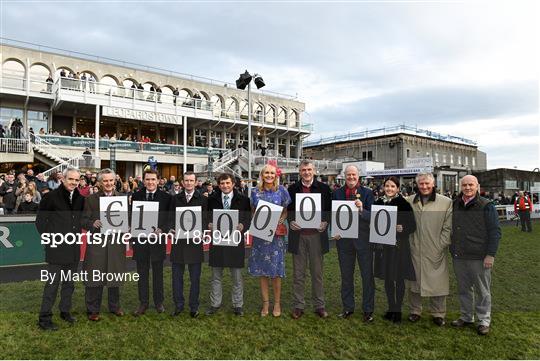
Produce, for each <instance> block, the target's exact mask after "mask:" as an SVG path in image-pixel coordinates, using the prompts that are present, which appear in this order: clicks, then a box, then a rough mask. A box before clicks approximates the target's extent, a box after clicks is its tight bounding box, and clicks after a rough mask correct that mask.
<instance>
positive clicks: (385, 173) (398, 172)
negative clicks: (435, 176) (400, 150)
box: [367, 167, 432, 177]
mask: <svg viewBox="0 0 540 361" xmlns="http://www.w3.org/2000/svg"><path fill="white" fill-rule="evenodd" d="M431 171H432V168H429V167H426V168H396V169H385V170H374V171H369V172H367V175H368V176H372V177H374V176H388V175H406V174H418V173H423V172H431Z"/></svg>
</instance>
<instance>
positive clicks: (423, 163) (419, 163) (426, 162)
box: [405, 157, 433, 168]
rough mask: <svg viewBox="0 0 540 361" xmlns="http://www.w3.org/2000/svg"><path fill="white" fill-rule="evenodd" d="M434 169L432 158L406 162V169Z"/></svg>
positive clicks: (407, 160)
mask: <svg viewBox="0 0 540 361" xmlns="http://www.w3.org/2000/svg"><path fill="white" fill-rule="evenodd" d="M420 167H423V168H428V167H431V168H433V158H432V157H425V158H407V159H406V160H405V168H420Z"/></svg>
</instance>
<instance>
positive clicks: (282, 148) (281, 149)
mask: <svg viewBox="0 0 540 361" xmlns="http://www.w3.org/2000/svg"><path fill="white" fill-rule="evenodd" d="M286 151H287V139H286V138H278V153H279V155H280V156H282V157H284V156H285V153H286Z"/></svg>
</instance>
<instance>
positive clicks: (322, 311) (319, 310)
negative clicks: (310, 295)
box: [315, 307, 328, 318]
mask: <svg viewBox="0 0 540 361" xmlns="http://www.w3.org/2000/svg"><path fill="white" fill-rule="evenodd" d="M315 314H316V315H317V316H319V317H320V318H327V317H328V312H326V310H325V309H324V307H321V308H317V309H316V310H315Z"/></svg>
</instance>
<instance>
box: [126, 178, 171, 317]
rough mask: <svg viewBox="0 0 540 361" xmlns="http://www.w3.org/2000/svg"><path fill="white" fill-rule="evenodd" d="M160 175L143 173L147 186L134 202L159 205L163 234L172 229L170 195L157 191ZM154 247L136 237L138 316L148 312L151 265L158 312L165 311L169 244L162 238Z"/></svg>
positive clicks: (133, 198) (134, 252)
mask: <svg viewBox="0 0 540 361" xmlns="http://www.w3.org/2000/svg"><path fill="white" fill-rule="evenodd" d="M158 179H159V177H158V172H157V171H156V170H153V169H147V170H146V171H145V172H144V174H143V180H144V187H143V188H142V189H141V190H140V191H138V192H135V193H134V194H133V196H132V201H148V202H159V216H158V228H157V229H156V231H155V233H156V234H158V236H159V234H161V233H163V232H164V231H165V232H166V231H167V230H168V229H170V228H171V227H170V226H169V221H170V220H169V217H170V216H169V210H170V208H171V196H170V195H169V194H168V193H166V192H164V191H161V190H159V189H158ZM158 239H159V241H158V242H155V244H149V242H148V240H147V239H143V237H141V240H140V242H139V241H138V240H137V238H134V244H133V259H134V260H135V261H136V262H137V273H138V274H139V282H138V288H139V308H138V309H137V311H135V316H140V315H143V314H144V313H145V312H146V310H147V309H148V303H149V276H150V265H152V290H153V298H154V305H155V307H156V310H157V312H158V313H162V312H164V311H165V307H164V306H163V299H164V297H163V261H164V260H165V253H166V241H165V239H164V237H159V238H158Z"/></svg>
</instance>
